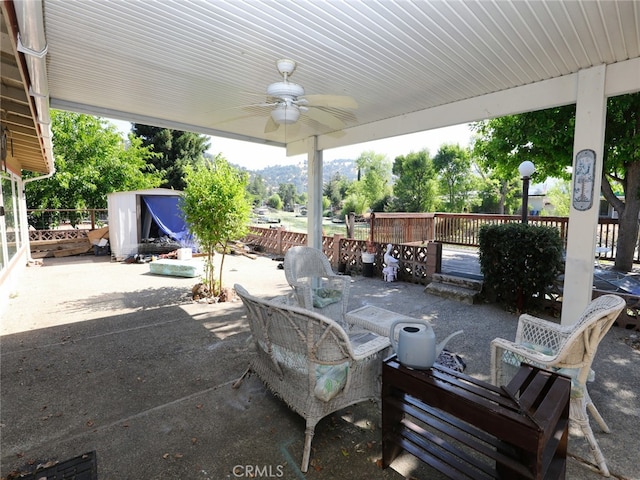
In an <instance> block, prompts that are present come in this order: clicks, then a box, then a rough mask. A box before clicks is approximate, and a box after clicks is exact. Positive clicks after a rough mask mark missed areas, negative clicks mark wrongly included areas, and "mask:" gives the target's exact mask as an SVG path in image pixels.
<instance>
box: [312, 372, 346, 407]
mask: <svg viewBox="0 0 640 480" xmlns="http://www.w3.org/2000/svg"><path fill="white" fill-rule="evenodd" d="M348 372H349V364H348V363H342V364H340V365H316V388H315V389H314V390H313V393H314V395H315V396H316V398H318V399H320V400H322V401H323V402H328V401H330V400H331V399H332V398H333V397H335V396H336V395H337V394H339V393H340V392H341V391H342V389H343V388H344V386H345V385H346V383H347V373H348Z"/></svg>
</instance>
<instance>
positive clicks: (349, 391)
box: [234, 284, 389, 472]
mask: <svg viewBox="0 0 640 480" xmlns="http://www.w3.org/2000/svg"><path fill="white" fill-rule="evenodd" d="M235 290H236V293H237V294H238V296H239V297H240V298H241V299H242V302H243V303H244V306H245V308H246V311H247V318H248V319H249V325H250V327H251V333H252V334H253V341H254V343H255V348H256V355H254V356H253V357H252V358H251V360H250V363H249V369H248V370H247V372H245V374H244V375H243V376H242V377H241V378H240V379H239V380H238V381H237V382H236V383H235V384H234V388H237V387H238V386H239V384H240V382H241V381H242V379H243V378H244V376H245V375H246V374H247V373H248V372H249V371H253V372H255V373H256V374H257V375H258V377H260V379H261V380H262V381H263V382H264V383H265V384H266V386H267V387H268V388H269V389H270V390H271V391H272V392H274V393H275V394H276V395H277V396H278V397H280V398H281V399H282V400H284V401H285V402H286V403H287V405H289V407H290V408H291V409H292V410H293V411H295V412H296V413H298V414H299V415H300V416H302V417H303V418H304V419H305V421H306V430H305V441H304V450H303V454H302V466H301V470H302V471H303V472H306V471H307V469H308V467H309V456H310V453H311V440H312V438H313V434H314V430H315V426H316V424H317V423H318V422H319V421H320V420H321V419H322V418H324V417H325V416H327V415H329V414H331V413H333V412H335V411H337V410H340V409H342V408H345V407H347V406H349V405H352V404H354V403H358V402H362V401H364V400H376V401H377V400H378V399H379V398H380V375H381V372H382V360H383V355H384V352H385V351H386V349H387V347H388V346H389V340H388V339H387V338H385V337H380V336H378V335H375V334H373V333H371V332H366V331H361V333H350V334H347V333H346V332H345V330H344V329H343V328H342V327H341V326H340V325H338V324H337V323H336V322H334V321H333V320H331V319H329V318H326V317H323V316H322V315H319V314H317V313H315V312H311V311H309V310H307V309H304V308H300V307H296V306H290V305H285V304H282V303H275V302H272V301H269V300H264V299H260V298H256V297H254V296H251V295H250V294H249V293H248V292H247V291H246V290H245V289H244V288H243V287H242V286H241V285H237V284H236V285H235Z"/></svg>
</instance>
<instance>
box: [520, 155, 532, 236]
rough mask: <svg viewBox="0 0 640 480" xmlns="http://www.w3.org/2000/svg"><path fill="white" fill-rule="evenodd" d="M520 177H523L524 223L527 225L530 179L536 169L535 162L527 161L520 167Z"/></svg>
mask: <svg viewBox="0 0 640 480" xmlns="http://www.w3.org/2000/svg"><path fill="white" fill-rule="evenodd" d="M518 171H519V172H520V176H521V177H522V223H524V224H526V223H527V215H528V213H529V179H530V178H531V175H533V172H535V171H536V167H535V165H534V164H533V162H530V161H529V160H526V161H524V162H522V163H521V164H520V166H519V167H518Z"/></svg>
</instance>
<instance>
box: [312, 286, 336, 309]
mask: <svg viewBox="0 0 640 480" xmlns="http://www.w3.org/2000/svg"><path fill="white" fill-rule="evenodd" d="M341 301H342V292H341V291H340V290H335V289H333V288H316V289H314V291H313V306H314V307H315V308H324V307H326V306H327V305H331V304H332V303H338V302H341Z"/></svg>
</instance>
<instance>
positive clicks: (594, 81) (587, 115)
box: [561, 65, 607, 325]
mask: <svg viewBox="0 0 640 480" xmlns="http://www.w3.org/2000/svg"><path fill="white" fill-rule="evenodd" d="M605 77H606V67H605V66H604V65H601V66H598V67H593V68H589V69H586V70H581V71H580V72H579V73H578V96H577V102H576V126H575V136H574V143H573V174H572V177H573V179H572V187H574V186H575V185H574V182H575V178H576V175H575V172H576V156H577V154H578V152H580V151H582V150H585V149H589V150H593V151H594V152H595V157H596V162H595V171H594V176H593V201H592V204H591V207H590V208H589V209H588V210H584V211H581V210H576V209H575V208H574V203H573V193H572V202H571V210H570V212H569V229H568V234H567V235H568V238H567V261H566V268H565V278H564V292H563V296H562V317H561V324H562V325H571V324H573V323H575V322H576V321H577V320H578V317H579V316H580V314H581V313H582V311H583V310H584V308H585V307H586V306H587V305H588V304H589V302H591V296H592V289H593V265H594V256H595V254H594V252H595V246H596V234H597V229H598V213H599V212H598V211H599V207H600V187H601V185H602V167H603V151H604V130H605V125H606V112H607V98H606V96H605ZM573 191H574V189H573V188H572V192H573Z"/></svg>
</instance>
